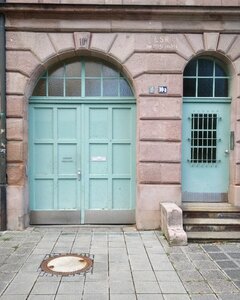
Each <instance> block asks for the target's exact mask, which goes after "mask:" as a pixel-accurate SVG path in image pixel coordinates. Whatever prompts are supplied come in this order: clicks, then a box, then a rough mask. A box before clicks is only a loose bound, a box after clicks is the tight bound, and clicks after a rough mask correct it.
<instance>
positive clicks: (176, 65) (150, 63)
mask: <svg viewBox="0 0 240 300" xmlns="http://www.w3.org/2000/svg"><path fill="white" fill-rule="evenodd" d="M185 64H186V60H185V59H184V58H182V57H181V56H179V55H178V54H175V53H134V54H133V55H132V56H131V57H130V58H129V59H128V60H127V61H126V63H125V66H126V67H127V68H128V70H129V71H130V72H131V74H133V76H137V75H139V74H141V73H143V72H147V73H168V72H169V73H179V72H182V71H183V69H184V66H185Z"/></svg>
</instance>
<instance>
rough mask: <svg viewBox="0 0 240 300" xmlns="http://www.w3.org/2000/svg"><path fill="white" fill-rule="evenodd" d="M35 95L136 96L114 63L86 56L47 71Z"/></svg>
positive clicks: (83, 96) (34, 92)
mask: <svg viewBox="0 0 240 300" xmlns="http://www.w3.org/2000/svg"><path fill="white" fill-rule="evenodd" d="M33 97H48V98H49V97H58V98H59V97H70V98H74V97H77V98H94V97H97V98H99V97H101V98H108V97H118V98H119V97H121V98H124V97H133V92H132V90H131V87H130V85H129V83H128V82H127V80H126V78H124V77H123V75H122V74H121V73H120V72H119V71H118V70H117V69H115V68H114V67H112V66H110V65H108V64H106V63H104V64H103V63H102V62H100V61H93V60H87V59H83V58H81V59H78V60H74V61H69V62H63V63H61V64H58V65H56V66H53V67H51V68H50V69H49V70H48V71H47V72H45V73H44V74H43V75H42V76H41V77H40V79H39V80H38V83H37V85H36V87H35V89H34V91H33Z"/></svg>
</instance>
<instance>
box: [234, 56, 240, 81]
mask: <svg viewBox="0 0 240 300" xmlns="http://www.w3.org/2000/svg"><path fill="white" fill-rule="evenodd" d="M233 66H234V71H235V72H236V74H237V75H240V58H238V59H236V60H235V61H234V62H233ZM238 78H239V77H238ZM238 85H239V83H238Z"/></svg>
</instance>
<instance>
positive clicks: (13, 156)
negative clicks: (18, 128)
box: [7, 142, 23, 162]
mask: <svg viewBox="0 0 240 300" xmlns="http://www.w3.org/2000/svg"><path fill="white" fill-rule="evenodd" d="M7 161H8V162H23V143H22V142H8V144H7Z"/></svg>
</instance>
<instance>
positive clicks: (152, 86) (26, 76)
mask: <svg viewBox="0 0 240 300" xmlns="http://www.w3.org/2000/svg"><path fill="white" fill-rule="evenodd" d="M8 2H10V1H8ZM11 2H14V1H11ZM15 2H16V1H15ZM30 2H31V1H29V3H30ZM35 2H37V1H35ZM40 2H43V1H39V3H40ZM45 2H47V1H44V3H45ZM49 2H50V1H49ZM55 2H56V1H55ZM65 2H67V1H65ZM68 2H70V1H68ZM72 2H73V3H74V1H72ZM91 2H92V1H91ZM96 2H98V3H99V1H96ZM103 2H104V3H106V2H108V3H109V2H114V1H103ZM123 2H124V3H130V2H131V3H137V1H123ZM140 2H141V1H138V3H140ZM150 2H151V3H152V2H153V1H149V3H150ZM155 2H156V3H157V4H160V2H162V1H155ZM175 2H176V1H172V3H175ZM178 2H179V1H178ZM190 2H191V1H181V4H184V3H185V4H186V3H188V4H189V3H190ZM205 2H206V1H205ZM205 2H204V3H205ZM230 2H231V3H232V5H237V1H229V3H230ZM61 3H64V1H61ZM179 3H180V2H179ZM197 3H202V2H201V1H197ZM211 3H212V4H214V3H220V4H219V5H225V4H226V1H220V2H217V1H211ZM234 3H235V4H234ZM55 21H56V22H55ZM216 22H218V21H216ZM31 23H32V26H31ZM73 23H74V24H73ZM140 23H141V22H140ZM140 23H139V24H140ZM6 24H7V43H6V48H7V138H8V184H9V194H8V196H9V199H10V200H9V201H10V203H11V205H10V206H9V216H10V217H9V221H8V222H9V228H22V227H23V226H24V224H26V222H27V220H28V215H27V209H28V193H27V180H28V178H27V168H28V166H27V157H28V148H27V147H28V99H29V97H30V96H31V93H32V91H33V88H34V86H35V84H36V80H37V78H38V77H39V76H40V75H41V73H42V72H43V71H44V70H45V69H47V68H48V67H49V66H50V65H52V64H54V63H56V62H58V61H60V60H64V59H66V58H69V57H74V56H79V55H87V56H94V57H99V58H102V59H105V60H107V61H109V62H111V63H113V64H114V65H116V66H117V67H119V68H120V70H122V72H123V73H124V74H125V75H126V76H127V77H128V79H129V81H130V83H131V84H132V85H133V88H134V91H135V97H136V103H137V198H136V218H137V226H138V228H141V229H153V228H159V226H160V212H159V210H160V208H159V207H160V206H159V203H161V202H173V203H176V204H178V205H180V204H181V130H182V129H181V114H182V89H183V76H182V74H183V70H184V68H185V66H186V64H187V63H188V62H189V61H190V60H191V59H192V58H193V57H195V56H196V55H200V54H208V55H216V56H217V57H219V58H220V59H222V60H223V61H224V62H225V63H226V64H228V65H229V68H230V73H231V75H232V117H231V122H232V125H231V130H234V131H235V136H236V147H235V150H234V151H233V152H232V153H231V189H230V201H232V202H233V203H235V204H236V203H238V204H240V200H239V197H238V196H237V192H236V190H237V186H238V185H240V167H239V166H240V150H239V143H240V125H239V124H240V117H239V111H240V109H239V107H240V106H239V101H240V88H239V87H240V80H239V79H240V53H239V46H240V36H239V35H238V34H237V33H230V34H228V33H226V32H221V28H223V27H218V29H219V30H218V32H215V31H214V32H204V28H205V26H206V24H205V23H204V24H202V28H200V29H199V31H202V32H198V33H192V32H182V33H159V30H158V33H156V32H155V25H154V24H153V25H151V26H153V27H151V28H150V27H149V28H148V29H147V30H149V31H151V30H152V31H153V32H148V33H141V32H130V31H129V32H121V31H122V30H117V27H116V25H114V23H111V22H110V21H107V20H106V22H105V21H104V22H103V21H95V20H92V21H91V20H90V21H88V22H86V21H85V23H84V25H83V23H82V22H81V20H79V21H78V20H69V21H66V20H64V21H61V20H59V19H57V20H54V19H47V20H45V19H39V18H38V20H35V19H30V18H29V19H27V20H25V19H24V18H14V17H9V18H7V20H6ZM132 24H133V23H132ZM143 24H144V21H143ZM143 24H142V25H141V26H142V27H143ZM211 24H212V23H211ZM217 24H218V23H217ZM226 24H227V23H225V24H224V25H223V26H226ZM45 25H49V26H45ZM208 25H210V23H209V24H208ZM28 26H29V28H28ZM35 26H36V27H35ZM39 26H41V28H40V29H39V30H38V32H35V30H36V28H38V27H39ZM111 26H115V27H113V28H112V30H111ZM122 26H126V24H125V25H124V24H122ZM131 26H132V27H134V26H133V25H131ZM141 26H140V28H141ZM166 26H170V25H169V23H167V25H166ZM171 26H172V27H174V26H175V30H176V29H178V27H176V24H175V25H173V24H171ZM194 26H195V25H194ZM214 26H216V27H217V25H216V24H215V23H214V24H213V28H215V27H214ZM229 26H230V25H229ZM132 27H131V28H132ZM46 28H47V30H46ZM54 28H56V30H57V31H58V32H56V31H55V30H54ZM86 28H87V30H86ZM94 28H98V31H97V32H96V31H95V30H94ZM107 28H108V29H107ZM109 28H110V30H109ZM169 28H170V27H169ZM15 29H16V30H15ZM23 29H24V30H23ZM101 30H102V32H99V31H101ZM64 31H65V32H64ZM108 31H109V32H108ZM111 31H112V32H111ZM208 31H209V30H208ZM82 38H86V39H87V43H86V44H85V45H84V46H83V45H82V44H81V43H79V40H80V39H82ZM159 86H167V88H168V92H167V93H166V94H159V93H158V87H159ZM13 195H14V196H13ZM15 201H16V202H17V203H19V205H18V206H17V207H15V206H14V204H13V203H14V202H15ZM14 216H15V217H14ZM16 219H17V220H19V221H18V222H16Z"/></svg>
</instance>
